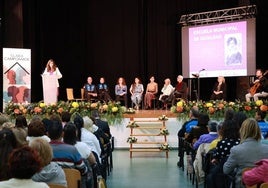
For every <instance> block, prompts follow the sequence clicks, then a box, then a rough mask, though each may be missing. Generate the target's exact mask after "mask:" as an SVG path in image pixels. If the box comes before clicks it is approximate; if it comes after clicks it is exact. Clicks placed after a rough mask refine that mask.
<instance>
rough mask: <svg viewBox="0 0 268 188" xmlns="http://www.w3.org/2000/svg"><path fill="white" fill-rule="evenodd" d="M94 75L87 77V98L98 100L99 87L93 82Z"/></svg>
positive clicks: (85, 87) (85, 86)
mask: <svg viewBox="0 0 268 188" xmlns="http://www.w3.org/2000/svg"><path fill="white" fill-rule="evenodd" d="M92 82H93V79H92V77H90V76H89V77H88V78H87V83H86V84H85V85H84V87H83V88H84V89H85V99H86V100H88V101H96V100H98V93H97V87H96V86H95V85H94V84H93V83H92Z"/></svg>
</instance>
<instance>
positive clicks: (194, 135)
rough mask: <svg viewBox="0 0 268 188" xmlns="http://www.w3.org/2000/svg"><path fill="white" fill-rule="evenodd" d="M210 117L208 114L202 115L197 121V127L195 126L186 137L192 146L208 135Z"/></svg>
mask: <svg viewBox="0 0 268 188" xmlns="http://www.w3.org/2000/svg"><path fill="white" fill-rule="evenodd" d="M208 122H209V116H208V114H207V113H200V114H199V116H198V120H197V125H196V126H193V127H192V129H191V131H190V133H189V134H188V135H187V136H186V138H185V141H187V142H189V143H190V144H191V145H192V144H194V143H195V142H196V141H197V140H198V139H199V137H200V136H201V135H203V134H207V133H208Z"/></svg>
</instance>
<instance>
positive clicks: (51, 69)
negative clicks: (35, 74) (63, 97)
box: [43, 59, 62, 96]
mask: <svg viewBox="0 0 268 188" xmlns="http://www.w3.org/2000/svg"><path fill="white" fill-rule="evenodd" d="M43 75H57V77H58V79H60V78H62V74H61V72H60V70H59V68H58V67H57V65H56V63H55V61H54V60H53V59H49V60H48V62H47V65H46V68H45V70H44V72H43ZM56 81H57V88H58V91H57V96H59V86H60V85H59V81H58V80H56Z"/></svg>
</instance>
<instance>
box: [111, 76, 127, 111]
mask: <svg viewBox="0 0 268 188" xmlns="http://www.w3.org/2000/svg"><path fill="white" fill-rule="evenodd" d="M114 91H115V101H117V102H119V101H122V100H123V102H124V105H125V107H126V108H127V107H128V105H127V85H126V81H125V79H124V78H123V77H119V78H118V80H117V83H116V85H115V89H114Z"/></svg>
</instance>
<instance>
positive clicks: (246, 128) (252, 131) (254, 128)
mask: <svg viewBox="0 0 268 188" xmlns="http://www.w3.org/2000/svg"><path fill="white" fill-rule="evenodd" d="M240 138H241V142H243V141H245V140H246V139H247V138H253V139H255V140H257V141H260V140H261V130H260V127H259V125H258V122H257V121H256V120H255V119H254V118H247V119H246V120H245V121H244V122H243V123H242V126H241V128H240Z"/></svg>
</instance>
